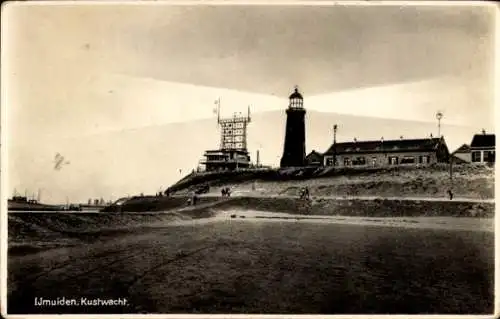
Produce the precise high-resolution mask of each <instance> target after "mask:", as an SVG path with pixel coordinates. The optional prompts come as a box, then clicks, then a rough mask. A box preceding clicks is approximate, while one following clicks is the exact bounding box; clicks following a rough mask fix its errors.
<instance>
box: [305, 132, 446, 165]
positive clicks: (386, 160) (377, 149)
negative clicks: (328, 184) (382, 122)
mask: <svg viewBox="0 0 500 319" xmlns="http://www.w3.org/2000/svg"><path fill="white" fill-rule="evenodd" d="M319 155H321V158H320V159H319ZM334 157H335V160H334ZM449 157H450V153H449V151H448V147H447V146H446V142H445V140H444V137H440V138H421V139H402V138H401V139H398V140H383V139H381V140H378V141H356V140H355V141H353V142H341V143H334V144H333V145H331V146H330V147H329V148H328V150H327V151H326V152H324V153H323V154H320V153H318V152H316V151H313V152H311V153H309V154H308V155H307V157H306V158H307V160H308V162H307V164H308V165H311V166H314V165H318V164H317V162H318V161H320V162H322V165H323V166H333V165H334V162H335V166H336V167H340V168H342V167H380V166H394V165H429V164H433V163H447V162H448V160H449Z"/></svg>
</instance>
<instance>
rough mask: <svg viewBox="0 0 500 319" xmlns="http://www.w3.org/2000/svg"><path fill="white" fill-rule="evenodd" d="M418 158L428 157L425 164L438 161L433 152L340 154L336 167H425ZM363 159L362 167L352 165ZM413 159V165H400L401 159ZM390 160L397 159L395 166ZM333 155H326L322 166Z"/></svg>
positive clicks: (329, 162)
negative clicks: (355, 161)
mask: <svg viewBox="0 0 500 319" xmlns="http://www.w3.org/2000/svg"><path fill="white" fill-rule="evenodd" d="M420 156H428V157H429V160H428V163H427V164H433V163H437V162H438V159H437V156H436V153H435V152H401V153H397V152H394V153H392V152H391V153H372V154H369V153H367V154H340V155H337V167H339V168H342V167H380V166H391V165H404V166H406V165H426V163H419V157H420ZM362 157H364V158H365V164H364V165H353V164H352V163H353V160H356V159H357V158H362ZM410 157H413V158H414V159H415V162H414V163H402V159H403V158H410ZM346 158H347V159H348V161H349V163H350V165H346V161H345V159H346ZM390 158H397V164H390V163H389V159H390ZM332 159H333V155H328V154H326V155H325V156H324V160H323V165H325V166H330V165H331V161H332Z"/></svg>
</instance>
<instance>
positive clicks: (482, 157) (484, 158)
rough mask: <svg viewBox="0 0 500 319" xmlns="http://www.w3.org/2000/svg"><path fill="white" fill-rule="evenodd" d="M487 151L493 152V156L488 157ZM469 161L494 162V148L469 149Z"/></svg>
mask: <svg viewBox="0 0 500 319" xmlns="http://www.w3.org/2000/svg"><path fill="white" fill-rule="evenodd" d="M474 153H477V154H478V155H475V154H474ZM487 153H493V158H488V154H487ZM470 156H471V162H472V163H478V164H480V163H492V162H493V163H494V162H495V148H491V147H489V148H484V149H480V148H473V149H471V153H470Z"/></svg>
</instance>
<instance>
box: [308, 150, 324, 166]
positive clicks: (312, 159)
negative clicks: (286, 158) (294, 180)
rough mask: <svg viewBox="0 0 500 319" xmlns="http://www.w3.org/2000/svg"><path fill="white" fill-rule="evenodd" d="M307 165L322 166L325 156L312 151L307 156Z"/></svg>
mask: <svg viewBox="0 0 500 319" xmlns="http://www.w3.org/2000/svg"><path fill="white" fill-rule="evenodd" d="M306 165H307V166H321V165H323V156H322V155H321V154H317V153H310V154H309V155H308V156H307V157H306Z"/></svg>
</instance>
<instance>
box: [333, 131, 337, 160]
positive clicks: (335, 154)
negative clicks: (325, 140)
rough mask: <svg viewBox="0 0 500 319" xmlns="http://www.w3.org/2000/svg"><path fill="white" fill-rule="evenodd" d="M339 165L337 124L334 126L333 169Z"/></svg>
mask: <svg viewBox="0 0 500 319" xmlns="http://www.w3.org/2000/svg"><path fill="white" fill-rule="evenodd" d="M336 165H337V124H335V125H333V167H335V166H336Z"/></svg>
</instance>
